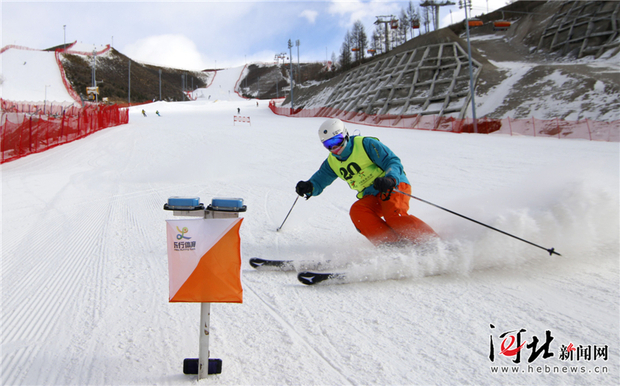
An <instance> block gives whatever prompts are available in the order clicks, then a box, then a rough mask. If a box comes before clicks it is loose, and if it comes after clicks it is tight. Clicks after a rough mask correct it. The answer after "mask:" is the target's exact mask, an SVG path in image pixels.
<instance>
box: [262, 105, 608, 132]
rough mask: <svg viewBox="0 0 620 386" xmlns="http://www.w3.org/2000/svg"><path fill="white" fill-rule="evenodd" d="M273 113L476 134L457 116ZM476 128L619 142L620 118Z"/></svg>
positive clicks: (491, 123) (481, 123)
mask: <svg viewBox="0 0 620 386" xmlns="http://www.w3.org/2000/svg"><path fill="white" fill-rule="evenodd" d="M269 108H270V109H271V111H273V113H274V114H277V115H283V116H289V117H326V118H339V119H341V120H343V121H346V122H351V123H359V124H364V125H370V126H380V127H394V128H402V129H416V130H431V131H445V132H451V133H473V132H474V124H473V119H472V118H464V119H457V118H453V117H439V116H435V115H369V114H364V113H355V112H350V111H343V110H337V109H333V108H329V107H321V108H311V109H291V108H290V107H277V106H276V101H275V100H272V101H271V102H269ZM476 126H477V127H476V129H477V132H478V133H480V134H489V133H499V134H508V135H524V136H534V137H555V138H570V139H587V140H590V141H608V142H620V120H619V121H611V122H602V121H593V120H590V119H585V120H581V121H566V120H563V119H559V118H556V119H536V118H528V119H512V118H504V119H488V118H480V119H477V120H476Z"/></svg>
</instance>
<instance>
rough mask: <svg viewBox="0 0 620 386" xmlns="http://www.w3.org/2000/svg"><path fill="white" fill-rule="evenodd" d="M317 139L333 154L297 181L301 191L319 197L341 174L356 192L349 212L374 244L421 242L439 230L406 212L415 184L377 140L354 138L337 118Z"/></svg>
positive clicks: (321, 131) (326, 124)
mask: <svg viewBox="0 0 620 386" xmlns="http://www.w3.org/2000/svg"><path fill="white" fill-rule="evenodd" d="M319 138H320V140H321V142H322V143H323V146H325V148H326V149H328V150H329V151H330V153H331V154H329V156H328V157H327V159H326V160H325V161H323V164H322V165H321V167H320V168H319V170H318V171H317V172H316V173H314V175H313V176H312V177H311V178H310V179H309V180H308V181H299V182H298V183H297V186H296V188H295V190H296V192H297V194H299V195H300V196H302V197H303V196H305V197H306V198H310V197H314V196H318V195H319V194H321V192H323V189H325V188H326V187H327V186H328V185H330V184H331V183H332V182H333V181H334V180H335V179H336V178H337V177H340V178H341V179H343V180H345V181H346V182H347V183H348V184H349V187H350V188H351V189H353V190H357V191H358V194H357V198H358V199H359V200H358V201H356V202H355V203H354V204H353V205H352V206H351V209H350V211H349V215H350V216H351V220H352V221H353V225H355V228H356V229H357V230H358V231H359V232H360V233H361V234H362V235H364V236H366V238H367V239H368V240H369V241H370V242H371V243H373V244H374V245H382V244H386V245H401V244H405V245H407V244H417V243H423V242H424V241H427V240H428V239H431V238H434V237H438V235H437V233H435V231H434V230H433V229H432V228H431V227H430V226H428V225H427V224H426V223H424V222H423V221H422V220H420V219H418V218H417V217H415V216H412V215H410V214H408V213H407V212H408V210H409V199H410V198H409V196H406V195H404V194H400V193H395V192H393V189H394V188H397V189H398V190H400V191H402V192H405V193H408V194H411V185H410V184H409V180H408V179H407V176H406V175H405V171H404V168H403V165H402V163H401V161H400V158H398V157H397V156H396V155H395V154H394V153H393V152H392V151H391V150H390V149H389V148H388V147H387V146H385V145H384V144H382V143H381V142H380V141H379V140H378V139H377V138H373V137H362V136H351V137H349V133H348V131H347V129H346V127H345V126H344V123H343V122H342V121H341V120H339V119H329V120H327V121H325V122H323V124H322V125H321V127H320V128H319Z"/></svg>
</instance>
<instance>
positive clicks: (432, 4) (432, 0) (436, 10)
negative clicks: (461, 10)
mask: <svg viewBox="0 0 620 386" xmlns="http://www.w3.org/2000/svg"><path fill="white" fill-rule="evenodd" d="M447 5H455V3H453V2H451V1H449V0H446V1H444V2H443V3H440V2H436V1H435V0H426V1H424V2H423V3H421V4H420V7H433V8H434V12H433V24H434V25H435V31H436V30H437V28H439V7H445V6H447Z"/></svg>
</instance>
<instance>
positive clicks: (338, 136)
mask: <svg viewBox="0 0 620 386" xmlns="http://www.w3.org/2000/svg"><path fill="white" fill-rule="evenodd" d="M319 139H320V140H321V142H322V143H323V146H325V147H326V148H327V150H330V151H331V150H332V149H334V148H337V147H344V146H346V144H347V142H348V140H349V132H348V131H347V128H346V127H345V126H344V123H342V121H341V120H340V119H336V118H331V119H328V120H326V121H325V122H323V124H321V127H319Z"/></svg>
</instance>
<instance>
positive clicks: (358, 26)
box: [351, 20, 368, 63]
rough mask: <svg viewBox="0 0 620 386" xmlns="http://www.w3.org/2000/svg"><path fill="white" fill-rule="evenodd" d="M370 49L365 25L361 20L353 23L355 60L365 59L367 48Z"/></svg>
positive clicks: (352, 42)
mask: <svg viewBox="0 0 620 386" xmlns="http://www.w3.org/2000/svg"><path fill="white" fill-rule="evenodd" d="M367 47H368V37H367V36H366V31H365V29H364V24H362V22H361V21H360V20H358V21H356V22H355V23H353V31H352V32H351V48H355V49H356V51H355V60H356V61H359V62H360V63H361V61H362V60H363V59H364V57H365V52H366V48H367Z"/></svg>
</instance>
